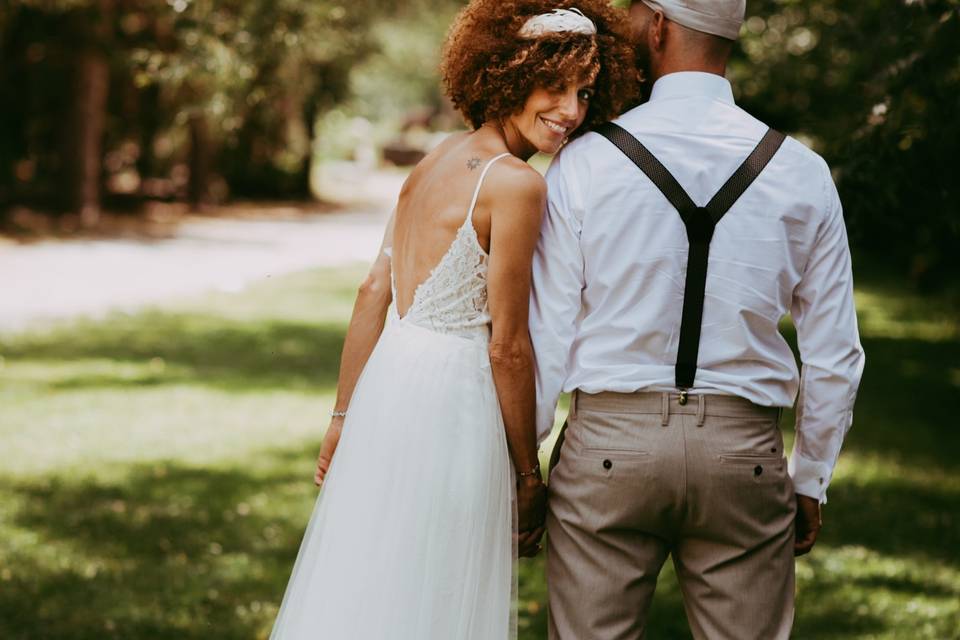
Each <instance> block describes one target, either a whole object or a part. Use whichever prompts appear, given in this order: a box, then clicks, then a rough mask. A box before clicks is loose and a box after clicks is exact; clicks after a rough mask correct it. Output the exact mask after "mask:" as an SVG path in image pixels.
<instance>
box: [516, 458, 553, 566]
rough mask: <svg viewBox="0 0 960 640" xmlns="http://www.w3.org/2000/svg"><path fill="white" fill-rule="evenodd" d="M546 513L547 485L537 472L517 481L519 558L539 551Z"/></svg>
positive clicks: (530, 556)
mask: <svg viewBox="0 0 960 640" xmlns="http://www.w3.org/2000/svg"><path fill="white" fill-rule="evenodd" d="M546 513H547V487H546V485H544V484H543V480H542V479H541V478H540V474H539V473H538V474H537V475H535V476H530V477H526V478H520V479H519V480H518V482H517V516H518V519H517V532H518V534H519V538H518V539H517V551H518V555H519V556H520V557H521V558H532V557H534V556H535V555H537V554H538V553H540V539H541V538H542V537H543V532H544V520H546Z"/></svg>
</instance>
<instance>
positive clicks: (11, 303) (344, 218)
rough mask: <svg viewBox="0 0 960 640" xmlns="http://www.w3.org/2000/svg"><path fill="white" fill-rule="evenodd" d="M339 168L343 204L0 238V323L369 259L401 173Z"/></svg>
mask: <svg viewBox="0 0 960 640" xmlns="http://www.w3.org/2000/svg"><path fill="white" fill-rule="evenodd" d="M353 175H354V174H350V173H349V172H345V174H344V178H343V179H342V180H341V181H340V193H338V194H337V200H338V201H341V202H343V205H344V206H343V208H342V209H338V210H337V211H335V212H332V213H316V212H313V211H311V210H310V209H309V207H307V208H304V207H302V206H296V207H293V206H290V207H284V206H271V207H256V208H254V209H252V210H251V208H250V207H246V208H245V209H244V215H243V217H230V216H227V217H223V216H220V217H213V218H205V217H192V218H189V219H188V220H186V221H185V222H184V223H183V224H181V225H180V226H179V227H178V228H177V230H176V232H175V234H174V235H173V237H171V238H169V239H162V240H145V239H94V240H67V241H63V240H48V241H41V242H37V243H33V244H23V245H19V244H13V243H6V244H0V330H3V331H19V330H22V329H26V328H29V327H31V326H35V325H37V324H41V323H44V322H47V321H50V320H58V319H64V318H72V317H77V316H98V315H102V314H103V313H105V312H107V311H110V310H114V309H124V310H129V309H134V308H137V307H141V306H144V305H147V304H155V303H158V302H161V301H163V300H165V299H170V298H175V297H178V296H185V295H190V294H196V293H200V292H203V291H208V290H221V291H239V290H241V289H243V288H244V287H246V286H247V285H248V284H249V283H251V282H254V281H256V280H260V279H262V278H266V277H267V276H275V275H279V274H283V273H290V272H294V271H301V270H304V269H309V268H313V267H337V266H343V265H347V264H352V263H356V262H359V261H370V260H371V259H372V258H373V256H374V255H375V254H376V251H377V249H378V247H379V246H380V241H381V238H382V236H383V229H384V225H385V224H386V221H387V218H388V217H389V213H390V210H391V209H392V206H393V203H394V201H395V199H396V195H397V193H398V192H399V190H400V186H401V185H402V181H403V175H402V174H400V173H393V172H376V173H371V174H365V175H363V176H361V177H359V178H357V177H352V176H353Z"/></svg>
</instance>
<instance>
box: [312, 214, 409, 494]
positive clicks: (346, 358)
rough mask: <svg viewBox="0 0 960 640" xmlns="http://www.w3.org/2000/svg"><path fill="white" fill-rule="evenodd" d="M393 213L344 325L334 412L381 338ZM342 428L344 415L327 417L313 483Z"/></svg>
mask: <svg viewBox="0 0 960 640" xmlns="http://www.w3.org/2000/svg"><path fill="white" fill-rule="evenodd" d="M393 223H394V216H391V217H390V222H389V223H388V224H387V230H386V232H385V233H384V236H383V244H382V245H381V246H380V253H379V255H378V256H377V259H376V261H375V262H374V263H373V266H372V267H371V268H370V273H369V274H368V275H367V278H366V280H364V281H363V283H362V284H361V285H360V290H359V291H358V292H357V301H356V302H355V303H354V305H353V315H352V316H351V317H350V325H349V327H348V328H347V336H346V338H345V340H344V343H343V353H342V354H341V356H340V377H339V380H338V382H337V401H336V403H335V404H334V411H335V412H344V411H346V410H347V407H348V405H349V404H350V398H351V397H352V396H353V390H354V388H355V387H356V386H357V380H358V379H359V378H360V373H361V372H362V371H363V367H364V366H366V364H367V360H368V359H369V358H370V354H371V353H373V348H374V347H375V346H376V344H377V340H379V339H380V334H381V333H382V332H383V325H384V322H385V321H386V317H387V308H388V307H389V306H390V302H391V300H393V291H392V289H391V286H390V270H391V266H390V256H389V255H388V251H389V250H390V248H391V246H392V245H393ZM342 429H343V417H341V416H335V417H333V418H332V419H331V420H330V426H329V428H328V429H327V433H326V435H325V436H324V438H323V444H322V445H321V447H320V455H319V456H318V457H317V471H316V474H315V476H314V482H315V483H316V484H317V485H318V486H319V485H320V484H321V483H322V482H323V479H324V477H325V476H326V475H327V470H328V469H329V468H330V462H331V461H332V460H333V454H334V451H336V449H337V443H338V442H339V441H340V433H341V430H342Z"/></svg>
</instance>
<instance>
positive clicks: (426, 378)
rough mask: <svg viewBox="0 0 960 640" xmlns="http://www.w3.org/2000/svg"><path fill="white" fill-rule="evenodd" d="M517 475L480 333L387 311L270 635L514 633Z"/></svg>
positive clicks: (379, 637)
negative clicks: (438, 328) (391, 316)
mask: <svg viewBox="0 0 960 640" xmlns="http://www.w3.org/2000/svg"><path fill="white" fill-rule="evenodd" d="M513 477H514V472H513V470H512V466H511V462H510V457H509V454H508V450H507V444H506V438H505V435H504V430H503V419H502V416H501V414H500V407H499V402H498V400H497V395H496V391H495V388H494V384H493V378H492V374H491V371H490V361H489V356H488V352H487V345H486V341H485V340H483V339H474V338H464V337H459V336H452V335H445V334H441V333H437V332H434V331H430V330H427V329H424V328H421V327H418V326H416V325H413V324H409V323H407V322H405V321H403V320H399V321H396V322H393V323H391V324H390V325H389V326H388V327H387V328H386V329H385V330H384V333H383V335H382V336H381V338H380V341H379V342H378V343H377V346H376V348H375V349H374V352H373V354H372V355H371V357H370V359H369V360H368V362H367V365H366V367H365V368H364V371H363V374H362V375H361V377H360V380H359V381H358V383H357V387H356V389H355V391H354V395H353V398H352V399H351V402H350V409H349V414H348V416H347V418H346V420H345V422H344V427H343V434H342V436H341V439H340V443H339V445H338V447H337V451H336V453H335V455H334V457H333V462H332V464H331V466H330V470H329V473H328V474H327V478H326V481H325V483H324V486H323V488H322V490H321V493H320V496H319V498H318V499H317V502H316V505H315V507H314V510H313V514H312V516H311V518H310V521H309V524H308V526H307V530H306V533H305V535H304V538H303V542H302V544H301V547H300V552H299V555H298V556H297V560H296V564H295V565H294V568H293V573H292V575H291V577H290V582H289V584H288V585H287V590H286V594H285V595H284V598H283V603H282V605H281V607H280V613H279V616H278V617H277V620H276V623H275V625H274V628H273V633H272V634H271V636H270V638H271V640H306V639H308V638H309V639H311V640H319V639H323V640H387V639H390V640H429V639H436V640H503V639H510V638H515V637H516V616H515V613H516V610H515V604H516V570H515V568H516V548H515V540H516V538H515V527H516V516H515V504H514V496H513V491H514V485H513V483H512V480H513Z"/></svg>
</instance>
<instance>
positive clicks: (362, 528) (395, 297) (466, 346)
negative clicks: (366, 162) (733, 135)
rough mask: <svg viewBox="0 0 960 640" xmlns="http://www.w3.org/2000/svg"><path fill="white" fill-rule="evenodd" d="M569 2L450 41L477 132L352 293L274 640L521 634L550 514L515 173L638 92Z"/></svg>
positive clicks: (502, 16)
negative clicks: (520, 611)
mask: <svg viewBox="0 0 960 640" xmlns="http://www.w3.org/2000/svg"><path fill="white" fill-rule="evenodd" d="M571 4H573V3H571V2H556V1H553V2H550V1H547V0H520V1H516V2H509V3H508V2H502V1H501V0H474V1H473V2H471V3H470V4H469V5H468V6H467V7H466V8H465V9H464V10H463V11H462V12H461V14H460V15H459V16H458V18H457V20H456V22H455V23H454V25H453V27H452V28H451V31H450V34H449V35H448V38H447V41H446V43H445V46H444V52H443V65H442V71H443V76H444V81H445V84H446V88H447V92H448V95H449V96H450V98H451V99H452V101H453V103H454V105H455V106H456V107H457V108H458V109H459V110H460V111H461V112H462V113H463V115H464V116H465V118H466V119H467V121H468V122H469V123H470V124H471V125H472V126H473V128H474V130H473V131H471V132H469V133H460V134H454V135H452V136H450V137H449V138H448V139H447V140H445V141H444V142H443V143H442V144H440V145H439V146H438V147H437V148H436V149H435V150H434V151H432V152H431V153H430V154H429V155H428V156H427V157H426V158H425V159H424V160H423V161H422V162H421V163H420V164H419V165H418V166H417V167H416V168H415V169H414V170H413V172H412V173H411V174H410V177H409V178H408V179H407V181H406V183H405V184H404V187H403V189H402V191H401V193H400V198H399V201H398V203H397V208H396V211H395V214H394V217H393V218H392V219H391V222H390V224H389V225H388V228H387V232H386V235H385V238H384V244H383V250H382V253H381V255H380V256H379V258H378V259H377V260H376V262H375V264H374V265H373V268H372V270H371V273H370V276H369V277H368V279H367V280H366V282H365V283H364V284H363V285H362V286H361V288H360V292H359V295H358V298H357V302H356V306H355V308H354V312H353V317H352V319H351V321H350V326H349V329H348V332H347V337H346V342H345V344H344V348H343V356H342V360H341V369H340V381H339V385H338V388H337V401H336V410H335V411H334V412H333V417H332V421H331V424H330V427H329V429H328V431H327V434H326V436H325V438H324V441H323V445H322V447H321V450H320V456H319V458H318V461H317V472H316V477H315V481H316V483H317V484H318V485H319V484H321V483H323V491H322V492H321V494H320V496H319V498H318V499H317V503H316V506H315V508H314V511H313V515H312V516H311V518H310V522H309V524H308V526H307V530H306V533H305V535H304V539H303V543H302V545H301V548H300V553H299V555H298V557H297V561H296V564H295V565H294V568H293V573H292V575H291V578H290V582H289V584H288V586H287V590H286V594H285V596H284V599H283V603H282V605H281V608H280V613H279V616H278V618H277V620H276V623H275V626H274V629H273V633H272V635H271V638H272V639H275V640H281V639H282V640H300V639H306V638H324V639H331V640H346V639H350V640H355V639H356V640H385V639H388V638H390V639H396V638H399V639H408V640H422V639H431V638H434V639H437V640H440V639H442V640H456V639H477V640H488V639H490V640H493V639H497V640H499V639H503V638H509V637H515V635H516V627H515V615H514V606H515V605H514V603H515V597H516V573H515V560H516V556H517V554H519V555H521V556H532V555H535V554H536V553H537V552H538V551H539V549H540V545H539V541H540V538H541V536H542V533H543V521H544V511H545V499H546V491H545V488H544V485H543V482H542V480H541V476H540V466H539V463H538V458H537V441H536V436H535V432H534V428H535V427H534V422H535V421H534V412H535V408H534V407H535V399H534V395H535V394H534V374H533V352H532V348H531V346H530V338H529V334H528V330H527V309H528V296H529V289H530V269H531V261H532V256H533V252H534V248H535V245H536V242H537V237H538V235H539V230H540V222H541V215H542V212H543V210H544V207H545V199H546V193H545V189H546V187H545V183H544V181H543V179H542V177H541V176H540V174H539V173H537V171H535V170H534V169H533V168H531V167H530V165H528V164H527V163H526V160H527V159H529V158H530V157H531V156H532V155H533V154H535V153H537V152H538V151H539V152H545V153H555V152H556V151H557V150H559V149H560V147H561V146H562V145H563V144H564V142H565V141H566V140H567V139H568V138H569V137H570V136H573V135H576V134H578V133H581V132H583V131H584V130H585V129H586V128H588V127H590V126H593V125H596V124H599V123H601V122H603V121H605V120H607V119H609V118H610V117H612V116H614V115H616V114H617V113H618V112H619V111H621V110H622V109H623V108H624V107H626V106H629V102H630V101H631V100H633V99H634V96H635V94H636V93H637V87H638V74H637V71H636V70H635V67H634V54H633V51H632V47H631V44H630V40H629V34H628V32H627V29H628V27H627V21H626V18H625V17H624V16H623V15H622V14H621V12H620V11H618V10H615V9H612V8H611V7H610V6H609V4H608V2H607V0H581V1H579V2H577V3H576V8H573V7H571V6H570V5H571ZM561 7H562V8H561ZM388 317H389V320H388V321H387V318H388ZM385 321H387V322H386V326H385ZM335 451H336V455H334V452H335Z"/></svg>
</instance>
